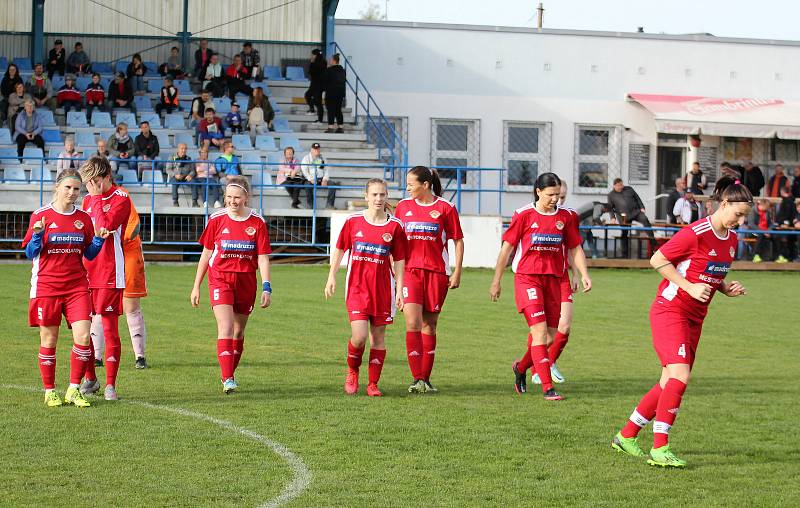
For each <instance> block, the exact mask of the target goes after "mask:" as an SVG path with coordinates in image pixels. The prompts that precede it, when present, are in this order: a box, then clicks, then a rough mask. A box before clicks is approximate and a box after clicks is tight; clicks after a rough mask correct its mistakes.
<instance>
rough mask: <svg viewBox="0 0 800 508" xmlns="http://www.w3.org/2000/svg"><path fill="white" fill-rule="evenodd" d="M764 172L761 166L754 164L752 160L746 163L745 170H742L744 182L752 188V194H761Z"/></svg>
mask: <svg viewBox="0 0 800 508" xmlns="http://www.w3.org/2000/svg"><path fill="white" fill-rule="evenodd" d="M764 183H766V182H765V181H764V173H762V172H761V168H759V167H758V166H754V165H753V163H752V162H751V161H747V162H745V163H744V171H742V184H743V185H744V186H745V187H747V188H748V189H749V190H750V194H752V195H753V197H755V196H760V195H761V189H763V188H764Z"/></svg>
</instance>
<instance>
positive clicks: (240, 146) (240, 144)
mask: <svg viewBox="0 0 800 508" xmlns="http://www.w3.org/2000/svg"><path fill="white" fill-rule="evenodd" d="M231 141H233V146H235V147H236V149H237V150H252V149H253V142H252V141H250V135H249V134H234V135H233V136H231Z"/></svg>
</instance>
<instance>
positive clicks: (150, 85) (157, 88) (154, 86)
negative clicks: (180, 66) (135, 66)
mask: <svg viewBox="0 0 800 508" xmlns="http://www.w3.org/2000/svg"><path fill="white" fill-rule="evenodd" d="M162 86H164V82H163V81H161V80H158V79H151V80H149V81H148V82H147V91H148V92H150V93H161V87H162Z"/></svg>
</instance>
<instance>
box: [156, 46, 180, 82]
mask: <svg viewBox="0 0 800 508" xmlns="http://www.w3.org/2000/svg"><path fill="white" fill-rule="evenodd" d="M158 73H159V74H161V75H162V76H169V77H171V78H172V79H183V78H185V77H186V73H185V72H183V67H182V64H181V57H180V50H179V49H178V47H177V46H172V47H171V48H170V50H169V56H168V57H167V62H166V63H163V64H161V65H160V66H159V68H158Z"/></svg>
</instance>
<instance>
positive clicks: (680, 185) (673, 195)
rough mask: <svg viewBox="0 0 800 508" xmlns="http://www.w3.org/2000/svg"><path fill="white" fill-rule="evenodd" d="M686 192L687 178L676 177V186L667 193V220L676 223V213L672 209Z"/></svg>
mask: <svg viewBox="0 0 800 508" xmlns="http://www.w3.org/2000/svg"><path fill="white" fill-rule="evenodd" d="M685 192H686V180H684V179H683V178H676V179H675V188H674V189H672V190H671V191H669V193H668V194H667V222H668V223H670V224H675V214H674V213H672V211H673V210H674V209H675V203H677V202H678V200H679V199H680V198H682V197H683V195H684V193H685Z"/></svg>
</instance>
